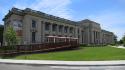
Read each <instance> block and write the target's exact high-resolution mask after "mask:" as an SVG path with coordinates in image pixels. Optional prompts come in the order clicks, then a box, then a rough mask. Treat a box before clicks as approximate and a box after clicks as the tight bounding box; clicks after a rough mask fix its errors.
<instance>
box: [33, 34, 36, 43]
mask: <svg viewBox="0 0 125 70" xmlns="http://www.w3.org/2000/svg"><path fill="white" fill-rule="evenodd" d="M35 41H36V33H35V32H32V43H35Z"/></svg>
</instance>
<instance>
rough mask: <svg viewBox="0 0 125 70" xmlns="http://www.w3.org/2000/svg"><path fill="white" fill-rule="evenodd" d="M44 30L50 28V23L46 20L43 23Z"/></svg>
mask: <svg viewBox="0 0 125 70" xmlns="http://www.w3.org/2000/svg"><path fill="white" fill-rule="evenodd" d="M45 30H50V23H48V22H46V23H45Z"/></svg>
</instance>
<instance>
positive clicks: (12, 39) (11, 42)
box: [4, 26, 18, 46]
mask: <svg viewBox="0 0 125 70" xmlns="http://www.w3.org/2000/svg"><path fill="white" fill-rule="evenodd" d="M4 36H5V41H6V42H7V45H8V46H15V45H16V44H17V43H18V40H17V36H16V32H15V30H14V29H13V27H11V26H8V28H7V30H6V32H5V34H4Z"/></svg>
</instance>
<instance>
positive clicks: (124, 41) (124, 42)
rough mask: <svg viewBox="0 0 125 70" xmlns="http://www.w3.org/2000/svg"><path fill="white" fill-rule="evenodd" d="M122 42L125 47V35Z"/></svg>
mask: <svg viewBox="0 0 125 70" xmlns="http://www.w3.org/2000/svg"><path fill="white" fill-rule="evenodd" d="M122 41H123V45H124V46H125V35H124V36H123V38H122Z"/></svg>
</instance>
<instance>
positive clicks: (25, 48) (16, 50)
mask: <svg viewBox="0 0 125 70" xmlns="http://www.w3.org/2000/svg"><path fill="white" fill-rule="evenodd" d="M78 47H79V44H78V43H77V42H76V41H70V42H58V43H43V44H30V45H16V46H12V47H8V46H3V47H0V49H1V51H0V55H2V56H9V55H16V54H24V53H34V52H44V51H53V50H59V49H68V48H69V49H70V48H78Z"/></svg>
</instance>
